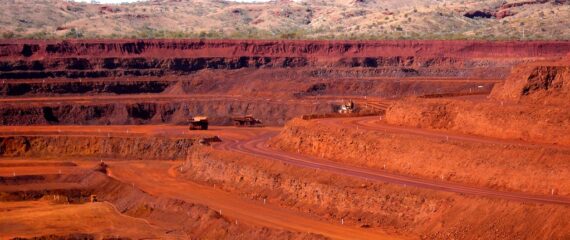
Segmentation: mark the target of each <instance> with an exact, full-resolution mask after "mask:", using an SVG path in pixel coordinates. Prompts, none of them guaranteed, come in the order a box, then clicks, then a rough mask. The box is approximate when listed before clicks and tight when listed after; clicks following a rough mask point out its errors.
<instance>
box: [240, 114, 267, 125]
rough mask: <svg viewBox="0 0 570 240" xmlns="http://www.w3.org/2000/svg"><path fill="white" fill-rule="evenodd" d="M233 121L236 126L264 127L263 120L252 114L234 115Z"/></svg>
mask: <svg viewBox="0 0 570 240" xmlns="http://www.w3.org/2000/svg"><path fill="white" fill-rule="evenodd" d="M232 121H233V122H234V126H236V127H263V123H262V122H261V120H259V119H257V118H254V117H253V116H252V115H245V116H243V117H233V118H232Z"/></svg>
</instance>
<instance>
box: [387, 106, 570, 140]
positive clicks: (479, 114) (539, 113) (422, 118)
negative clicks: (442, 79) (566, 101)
mask: <svg viewBox="0 0 570 240" xmlns="http://www.w3.org/2000/svg"><path fill="white" fill-rule="evenodd" d="M386 121H387V122H388V123H390V124H395V125H404V126H409V127H418V128H426V129H434V130H445V131H454V132H459V133H465V134H475V135H480V136H488V137H494V138H502V139H520V140H524V141H528V142H535V143H546V144H559V145H564V146H570V138H568V136H570V111H568V108H567V107H564V106H542V105H511V104H504V105H501V104H500V103H496V102H482V103H473V102H469V101H459V100H443V99H421V100H420V99H410V100H404V101H400V102H397V103H394V104H393V105H392V106H390V107H389V108H388V109H387V110H386Z"/></svg>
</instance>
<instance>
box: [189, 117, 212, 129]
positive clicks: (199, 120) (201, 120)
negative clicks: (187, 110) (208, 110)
mask: <svg viewBox="0 0 570 240" xmlns="http://www.w3.org/2000/svg"><path fill="white" fill-rule="evenodd" d="M190 130H208V117H206V116H195V117H193V118H192V119H190Z"/></svg>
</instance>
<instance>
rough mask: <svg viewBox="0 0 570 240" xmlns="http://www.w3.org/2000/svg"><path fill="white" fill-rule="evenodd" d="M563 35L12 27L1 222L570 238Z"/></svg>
mask: <svg viewBox="0 0 570 240" xmlns="http://www.w3.org/2000/svg"><path fill="white" fill-rule="evenodd" d="M569 99H570V42H567V41H559V42H557V41H544V42H541V41H524V42H517V41H511V42H509V41H504V42H485V41H288V40H280V41H277V40H275V41H274V40H0V125H1V126H0V239H426V240H427V239H442V240H443V239H446V240H447V239H513V240H515V239H516V240H520V239H532V240H535V239H545V240H547V239H548V240H550V239H560V240H563V239H570V111H569V109H570V101H569Z"/></svg>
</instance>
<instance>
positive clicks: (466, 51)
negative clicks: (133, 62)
mask: <svg viewBox="0 0 570 240" xmlns="http://www.w3.org/2000/svg"><path fill="white" fill-rule="evenodd" d="M569 51H570V43H569V42H563V41H559V42H557V41H544V42H541V41H533V42H528V41H525V42H507V41H505V42H487V41H417V40H409V41H310V40H308V41H287V40H279V41H275V40H67V41H42V40H19V41H16V42H15V41H14V40H3V41H0V57H2V58H3V59H20V58H45V57H80V56H88V57H127V56H137V57H153V58H164V57H169V58H172V57H195V56H201V57H235V56H238V57H239V56H267V57H328V58H330V57H347V56H350V57H367V56H447V57H460V58H517V57H556V56H564V55H565V54H567V52H569Z"/></svg>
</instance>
